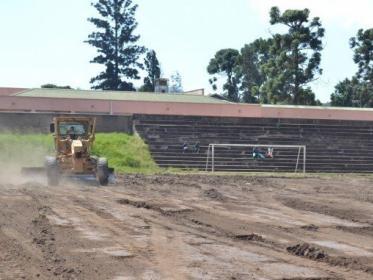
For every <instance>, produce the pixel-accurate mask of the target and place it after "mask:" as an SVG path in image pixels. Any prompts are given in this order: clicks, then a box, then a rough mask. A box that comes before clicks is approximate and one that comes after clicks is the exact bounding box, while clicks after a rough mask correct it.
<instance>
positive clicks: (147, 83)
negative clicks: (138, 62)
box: [141, 50, 161, 92]
mask: <svg viewBox="0 0 373 280" xmlns="http://www.w3.org/2000/svg"><path fill="white" fill-rule="evenodd" d="M144 64H145V70H146V72H147V74H148V76H147V77H145V78H144V85H143V86H142V87H141V91H149V92H153V91H154V87H155V81H156V80H157V79H159V78H160V76H161V67H160V65H159V61H158V58H157V54H156V52H155V51H154V50H150V51H148V53H147V54H146V58H145V60H144Z"/></svg>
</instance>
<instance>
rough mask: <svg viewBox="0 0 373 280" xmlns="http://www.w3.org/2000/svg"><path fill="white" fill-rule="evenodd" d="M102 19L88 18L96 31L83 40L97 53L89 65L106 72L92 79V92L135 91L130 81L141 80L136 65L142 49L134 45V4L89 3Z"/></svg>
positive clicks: (103, 0)
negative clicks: (96, 66)
mask: <svg viewBox="0 0 373 280" xmlns="http://www.w3.org/2000/svg"><path fill="white" fill-rule="evenodd" d="M92 5H93V6H94V7H95V8H96V10H97V11H98V13H99V14H100V16H101V17H99V18H89V19H88V21H90V22H91V23H93V24H94V25H95V26H96V27H97V29H98V31H96V32H93V33H91V34H90V35H89V36H88V40H87V41H86V42H87V43H88V44H90V45H92V46H94V47H95V48H97V50H98V55H97V56H96V57H95V58H94V59H93V60H92V61H91V63H98V64H102V65H104V66H105V70H104V71H102V72H101V73H100V74H99V75H98V76H96V77H94V78H92V79H91V84H92V88H93V89H104V90H129V91H133V90H135V89H134V87H133V83H132V82H131V80H134V79H135V80H136V79H140V77H139V70H138V69H139V68H140V69H141V68H142V64H141V63H139V62H138V60H139V57H140V55H141V54H143V53H144V52H145V48H144V47H142V46H139V45H137V44H136V43H137V41H138V40H139V38H140V36H139V35H134V31H135V29H136V27H137V22H136V19H135V14H136V10H137V7H138V6H137V5H136V4H133V3H132V0H98V1H97V3H95V4H92Z"/></svg>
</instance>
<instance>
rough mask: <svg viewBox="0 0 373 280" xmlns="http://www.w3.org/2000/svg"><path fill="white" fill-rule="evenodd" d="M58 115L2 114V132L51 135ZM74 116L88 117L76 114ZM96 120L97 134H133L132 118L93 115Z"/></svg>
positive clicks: (0, 115)
mask: <svg viewBox="0 0 373 280" xmlns="http://www.w3.org/2000/svg"><path fill="white" fill-rule="evenodd" d="M62 115H66V114H57V113H31V112H28V113H9V112H1V113H0V132H9V131H10V132H21V133H49V124H50V123H51V121H52V119H53V117H55V116H62ZM69 116H71V114H69ZM74 116H87V115H79V114H74ZM91 116H94V117H95V118H96V125H97V127H96V128H97V132H125V133H132V116H124V115H121V116H114V115H91Z"/></svg>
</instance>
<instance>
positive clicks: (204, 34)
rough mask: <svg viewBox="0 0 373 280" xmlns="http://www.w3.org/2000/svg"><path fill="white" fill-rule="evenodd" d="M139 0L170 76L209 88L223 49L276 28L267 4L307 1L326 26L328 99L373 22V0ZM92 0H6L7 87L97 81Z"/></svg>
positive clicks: (320, 84)
mask: <svg viewBox="0 0 373 280" xmlns="http://www.w3.org/2000/svg"><path fill="white" fill-rule="evenodd" d="M134 1H135V2H137V3H138V4H139V9H138V13H137V19H138V22H139V27H138V29H137V32H138V33H139V34H140V35H141V36H142V37H141V43H142V44H143V45H145V46H146V47H148V48H152V49H155V50H156V51H157V53H158V57H159V60H160V61H161V66H162V70H163V73H164V76H166V77H168V76H170V75H171V74H172V73H173V72H174V71H179V72H180V73H181V76H182V78H183V86H184V89H185V90H192V89H197V88H206V90H207V92H210V91H211V88H210V86H209V84H208V78H209V76H208V74H207V73H206V67H207V65H208V62H209V60H210V59H211V58H212V57H213V55H214V54H215V52H216V51H217V50H219V49H222V48H237V49H240V48H241V47H242V46H243V45H244V44H245V43H250V42H251V41H253V40H255V39H256V38H258V37H268V36H270V34H271V33H273V32H276V31H277V30H276V29H275V28H274V27H272V26H270V24H269V16H268V11H269V9H270V7H272V6H274V5H276V6H279V7H280V9H282V10H285V9H288V8H297V9H298V8H305V7H308V8H309V9H310V10H311V16H319V17H320V18H321V20H322V23H323V25H324V27H325V28H326V36H325V39H324V45H325V49H324V51H323V53H322V54H323V57H322V68H323V69H324V74H323V76H322V77H321V78H320V79H319V80H317V81H316V82H314V83H313V84H312V87H313V89H314V91H315V92H316V95H317V97H318V98H319V99H321V100H322V101H323V102H325V101H328V100H329V96H330V93H331V92H332V91H333V88H334V85H335V84H336V83H337V82H338V81H339V80H342V79H344V78H345V77H350V76H351V75H353V74H354V73H355V72H356V66H355V65H354V63H353V62H352V52H351V50H350V49H349V46H348V39H349V38H350V37H351V36H354V35H355V34H356V32H357V30H358V29H359V28H371V27H373V16H372V13H373V1H372V0H355V1H337V0H328V1H326V0H324V1H322V0H312V1H311V0H157V1H155V0H137V1H136V0H134ZM90 3H91V1H90V0H63V1H61V0H2V1H0V40H1V44H0V86H14V87H16V86H19V87H39V86H40V85H41V84H44V83H49V82H50V83H56V84H60V85H71V86H73V87H78V88H82V89H88V88H89V87H90V85H89V80H90V78H91V77H93V76H95V75H96V74H97V73H98V72H99V71H100V69H101V68H100V66H98V65H94V64H90V63H89V61H90V59H91V58H92V57H94V55H95V49H94V48H92V47H91V46H89V45H87V44H84V43H83V41H84V40H85V39H86V38H87V35H88V34H89V33H90V32H91V31H92V30H93V26H92V25H91V24H90V23H89V22H87V20H86V19H87V18H88V17H91V16H95V15H96V13H95V10H94V8H92V7H91V5H90Z"/></svg>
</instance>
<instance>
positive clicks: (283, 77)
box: [263, 7, 325, 105]
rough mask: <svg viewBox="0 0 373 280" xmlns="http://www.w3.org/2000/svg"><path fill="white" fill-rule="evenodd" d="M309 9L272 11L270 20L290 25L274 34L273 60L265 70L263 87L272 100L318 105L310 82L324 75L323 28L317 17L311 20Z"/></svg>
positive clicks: (275, 101)
mask: <svg viewBox="0 0 373 280" xmlns="http://www.w3.org/2000/svg"><path fill="white" fill-rule="evenodd" d="M309 13H310V12H309V10H308V9H304V10H286V11H285V12H284V13H283V14H281V13H280V10H279V9H278V8H277V7H273V8H272V9H271V11H270V17H271V20H270V23H271V24H272V25H274V24H282V25H284V26H286V27H287V28H288V31H287V33H285V34H275V35H274V36H273V38H272V40H273V44H272V46H271V48H270V54H271V59H270V60H269V61H268V63H266V65H265V67H263V68H264V71H265V73H266V75H268V80H267V82H266V83H265V84H264V90H265V91H266V92H267V94H268V99H269V100H270V102H271V103H288V104H295V105H297V104H304V105H315V104H316V101H315V95H314V94H313V93H312V90H311V89H310V88H309V87H307V84H308V83H310V82H311V81H313V80H315V79H316V78H317V76H318V75H321V74H322V69H321V68H320V62H321V50H322V49H323V46H322V38H323V37H324V32H325V30H324V28H323V27H322V26H321V22H320V19H319V18H318V17H315V18H313V19H312V20H309Z"/></svg>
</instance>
